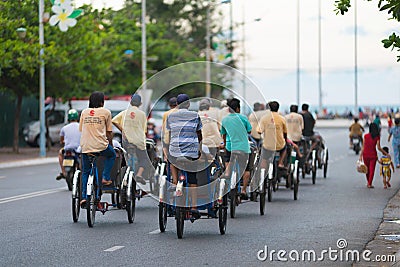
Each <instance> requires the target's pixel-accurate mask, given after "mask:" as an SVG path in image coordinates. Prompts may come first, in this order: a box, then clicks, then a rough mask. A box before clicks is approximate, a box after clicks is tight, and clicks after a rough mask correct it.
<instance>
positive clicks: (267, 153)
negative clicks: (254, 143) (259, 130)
mask: <svg viewBox="0 0 400 267" xmlns="http://www.w3.org/2000/svg"><path fill="white" fill-rule="evenodd" d="M286 149H287V144H285V146H284V147H283V148H282V149H280V150H275V151H273V150H268V149H265V148H264V147H263V148H262V151H261V159H265V160H267V161H270V160H272V157H273V155H274V154H275V153H279V154H280V153H282V152H283V151H285V150H286Z"/></svg>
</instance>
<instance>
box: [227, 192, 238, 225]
mask: <svg viewBox="0 0 400 267" xmlns="http://www.w3.org/2000/svg"><path fill="white" fill-rule="evenodd" d="M236 190H237V189H236V188H234V189H232V190H231V191H230V192H229V196H230V200H229V208H230V210H229V211H230V215H231V218H235V216H236Z"/></svg>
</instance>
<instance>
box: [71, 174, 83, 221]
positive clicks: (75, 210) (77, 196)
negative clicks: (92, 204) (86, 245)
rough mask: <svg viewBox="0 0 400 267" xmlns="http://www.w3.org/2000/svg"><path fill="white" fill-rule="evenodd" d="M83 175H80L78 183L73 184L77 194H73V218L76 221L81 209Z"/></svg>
mask: <svg viewBox="0 0 400 267" xmlns="http://www.w3.org/2000/svg"><path fill="white" fill-rule="evenodd" d="M80 177H81V176H80V175H79V176H78V181H77V182H76V185H73V186H74V187H75V188H73V192H75V194H74V195H73V196H72V220H73V221H74V222H77V221H78V220H79V213H80V211H81V205H80V201H81V193H82V191H81V178H80Z"/></svg>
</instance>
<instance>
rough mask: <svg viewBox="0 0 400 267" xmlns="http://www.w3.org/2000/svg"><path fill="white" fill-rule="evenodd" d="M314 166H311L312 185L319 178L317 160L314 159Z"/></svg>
mask: <svg viewBox="0 0 400 267" xmlns="http://www.w3.org/2000/svg"><path fill="white" fill-rule="evenodd" d="M313 163H314V164H313V165H311V173H312V183H313V184H315V180H316V178H317V159H314V162H313Z"/></svg>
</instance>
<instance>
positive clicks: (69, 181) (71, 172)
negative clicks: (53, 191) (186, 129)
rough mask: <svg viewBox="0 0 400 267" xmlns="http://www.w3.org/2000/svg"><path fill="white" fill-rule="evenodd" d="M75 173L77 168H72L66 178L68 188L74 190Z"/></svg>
mask: <svg viewBox="0 0 400 267" xmlns="http://www.w3.org/2000/svg"><path fill="white" fill-rule="evenodd" d="M74 173H75V169H74V168H72V169H71V170H70V171H69V172H68V173H67V177H65V180H66V182H67V186H68V190H69V191H72V182H73V181H72V180H73V179H74Z"/></svg>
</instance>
